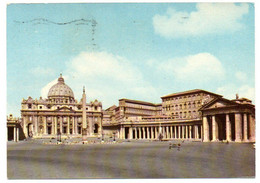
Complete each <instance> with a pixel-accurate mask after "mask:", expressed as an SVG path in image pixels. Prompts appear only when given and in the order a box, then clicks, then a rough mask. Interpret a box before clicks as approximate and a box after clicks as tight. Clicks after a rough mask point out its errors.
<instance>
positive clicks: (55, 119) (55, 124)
mask: <svg viewBox="0 0 260 183" xmlns="http://www.w3.org/2000/svg"><path fill="white" fill-rule="evenodd" d="M57 120H58V119H57V116H54V129H53V130H54V131H53V132H54V134H55V135H57V125H58V122H57Z"/></svg>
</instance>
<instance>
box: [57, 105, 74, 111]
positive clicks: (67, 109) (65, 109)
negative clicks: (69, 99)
mask: <svg viewBox="0 0 260 183" xmlns="http://www.w3.org/2000/svg"><path fill="white" fill-rule="evenodd" d="M57 111H60V112H70V111H73V109H70V108H68V107H66V106H64V107H61V108H59V109H57Z"/></svg>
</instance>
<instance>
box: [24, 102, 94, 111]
mask: <svg viewBox="0 0 260 183" xmlns="http://www.w3.org/2000/svg"><path fill="white" fill-rule="evenodd" d="M28 109H32V104H28ZM39 109H43V106H39ZM47 109H51V106H50V105H47ZM57 109H60V106H57ZM70 109H72V107H70ZM78 110H81V106H78ZM86 110H88V108H86ZM94 110H95V111H97V110H98V107H97V106H94Z"/></svg>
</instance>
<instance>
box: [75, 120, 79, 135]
mask: <svg viewBox="0 0 260 183" xmlns="http://www.w3.org/2000/svg"><path fill="white" fill-rule="evenodd" d="M75 134H76V135H78V134H79V132H78V117H75Z"/></svg>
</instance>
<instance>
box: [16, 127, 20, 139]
mask: <svg viewBox="0 0 260 183" xmlns="http://www.w3.org/2000/svg"><path fill="white" fill-rule="evenodd" d="M16 132H17V134H16V141H17V142H18V141H19V128H16Z"/></svg>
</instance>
